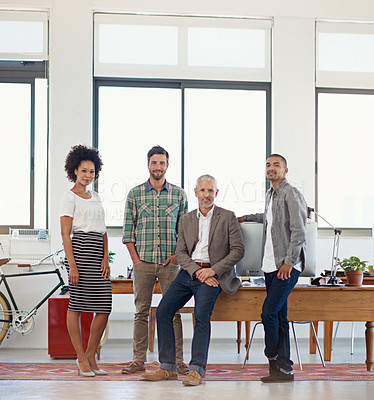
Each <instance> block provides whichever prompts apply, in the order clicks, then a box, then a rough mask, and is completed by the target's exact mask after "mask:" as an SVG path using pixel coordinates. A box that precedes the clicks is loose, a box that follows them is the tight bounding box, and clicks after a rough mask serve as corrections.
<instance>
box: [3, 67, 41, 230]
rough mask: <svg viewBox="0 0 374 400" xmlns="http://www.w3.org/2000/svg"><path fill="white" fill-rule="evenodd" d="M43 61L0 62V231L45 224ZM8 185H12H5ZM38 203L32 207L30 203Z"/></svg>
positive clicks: (32, 204)
mask: <svg viewBox="0 0 374 400" xmlns="http://www.w3.org/2000/svg"><path fill="white" fill-rule="evenodd" d="M45 67H46V66H45V63H44V62H31V63H23V62H0V141H1V144H2V145H1V147H2V152H1V154H2V155H1V158H2V159H1V161H2V163H3V165H4V166H6V169H5V170H6V173H4V174H3V177H2V185H3V188H8V190H6V192H7V195H6V196H5V195H4V196H2V199H1V207H0V232H1V233H6V232H8V228H9V227H10V226H11V227H19V228H33V227H34V226H36V225H37V226H38V228H45V227H46V214H47V213H46V210H47V202H46V196H47V194H46V190H47V104H46V98H47V82H46V79H44V76H45ZM10 188H11V190H10ZM36 204H37V205H38V207H35V205H36Z"/></svg>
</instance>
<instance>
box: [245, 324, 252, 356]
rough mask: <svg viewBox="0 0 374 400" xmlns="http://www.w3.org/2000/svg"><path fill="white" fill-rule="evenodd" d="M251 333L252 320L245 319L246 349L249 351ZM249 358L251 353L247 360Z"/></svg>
mask: <svg viewBox="0 0 374 400" xmlns="http://www.w3.org/2000/svg"><path fill="white" fill-rule="evenodd" d="M250 335H251V321H245V351H246V352H247V349H248V346H249V337H250ZM248 359H249V353H248V354H247V360H248Z"/></svg>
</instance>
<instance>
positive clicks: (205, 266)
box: [195, 261, 210, 268]
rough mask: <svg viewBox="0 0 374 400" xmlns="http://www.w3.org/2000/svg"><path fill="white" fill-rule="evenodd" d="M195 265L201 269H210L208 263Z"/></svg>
mask: <svg viewBox="0 0 374 400" xmlns="http://www.w3.org/2000/svg"><path fill="white" fill-rule="evenodd" d="M195 264H197V265H198V266H199V267H201V268H210V264H209V263H203V262H196V261H195Z"/></svg>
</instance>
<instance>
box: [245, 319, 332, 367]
mask: <svg viewBox="0 0 374 400" xmlns="http://www.w3.org/2000/svg"><path fill="white" fill-rule="evenodd" d="M290 323H291V327H292V333H293V337H294V341H295V347H296V354H297V360H298V363H299V367H300V371H302V370H303V366H302V364H301V358H300V351H299V344H298V343H297V337H296V332H295V324H310V326H311V328H312V330H313V335H314V339H315V341H316V344H317V349H318V354H319V356H320V359H321V363H322V365H323V367H326V364H325V361H324V359H323V356H322V351H321V347H320V345H319V341H318V337H317V334H316V330H315V329H314V325H313V322H312V321H290ZM260 324H261V325H262V322H261V321H260V322H256V324H255V326H254V327H253V330H252V335H251V339H250V341H249V345H248V347H247V352H246V354H245V357H244V362H243V365H242V368H244V366H245V363H246V362H247V359H248V354H249V349H250V348H251V345H252V340H253V337H254V334H255V331H256V328H257V326H258V325H260Z"/></svg>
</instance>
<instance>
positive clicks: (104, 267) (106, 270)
mask: <svg viewBox="0 0 374 400" xmlns="http://www.w3.org/2000/svg"><path fill="white" fill-rule="evenodd" d="M100 269H101V276H103V277H104V278H105V279H110V266H109V257H104V258H103V259H102V260H101V268H100Z"/></svg>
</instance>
